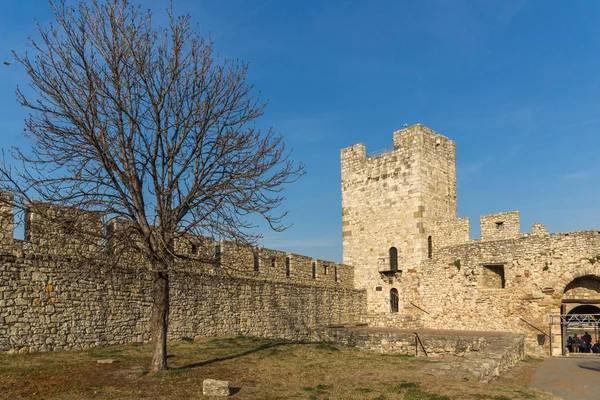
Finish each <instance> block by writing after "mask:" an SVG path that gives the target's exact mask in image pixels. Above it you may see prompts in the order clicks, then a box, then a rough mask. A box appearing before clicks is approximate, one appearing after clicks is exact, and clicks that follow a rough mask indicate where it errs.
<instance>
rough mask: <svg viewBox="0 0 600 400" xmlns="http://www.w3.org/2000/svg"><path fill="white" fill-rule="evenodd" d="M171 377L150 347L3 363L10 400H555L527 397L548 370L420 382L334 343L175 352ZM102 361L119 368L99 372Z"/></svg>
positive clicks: (0, 369) (409, 363)
mask: <svg viewBox="0 0 600 400" xmlns="http://www.w3.org/2000/svg"><path fill="white" fill-rule="evenodd" d="M169 354H170V356H169V365H170V369H169V370H168V371H167V372H164V373H161V374H156V375H155V374H151V373H149V372H148V370H147V369H146V368H147V366H148V365H149V364H150V347H149V346H148V345H143V346H135V345H124V346H115V347H105V348H97V349H92V350H89V351H79V352H75V351H70V352H60V353H37V354H24V355H16V356H9V355H1V356H0V398H2V399H67V400H70V399H200V398H203V396H202V381H203V380H204V379H206V378H213V379H221V380H227V381H229V382H230V384H231V386H232V387H233V388H234V389H233V392H234V394H233V396H232V397H231V398H232V399H309V400H317V399H373V400H382V399H411V400H412V399H424V400H448V399H490V400H510V399H514V400H517V399H540V400H544V399H552V398H553V397H552V396H551V395H549V394H546V393H544V392H542V391H540V390H538V389H533V388H528V387H527V384H528V383H529V382H530V380H531V378H532V376H533V372H534V369H535V367H537V366H538V365H539V364H540V362H541V360H534V359H529V360H526V361H524V362H521V363H520V364H518V365H517V366H516V367H515V368H514V369H513V370H511V371H510V372H509V373H508V374H507V375H505V376H503V377H501V378H499V379H497V380H494V381H492V382H491V383H489V384H485V383H481V382H476V381H456V380H452V379H448V378H445V377H440V376H430V375H426V374H424V373H422V372H421V369H422V368H423V366H425V365H427V363H428V362H429V361H427V360H422V359H415V358H414V357H407V356H390V355H380V354H373V353H367V352H363V351H360V350H358V349H355V348H352V347H345V346H338V345H332V344H327V343H291V342H285V341H277V340H266V339H260V338H247V337H236V338H217V339H202V340H191V339H186V340H182V341H178V342H172V343H170V344H169ZM103 359H116V360H118V362H116V363H112V364H100V363H98V362H97V361H98V360H103Z"/></svg>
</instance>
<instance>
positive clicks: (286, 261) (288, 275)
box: [285, 256, 290, 278]
mask: <svg viewBox="0 0 600 400" xmlns="http://www.w3.org/2000/svg"><path fill="white" fill-rule="evenodd" d="M285 277H286V278H289V277H290V257H289V256H287V257H286V258H285Z"/></svg>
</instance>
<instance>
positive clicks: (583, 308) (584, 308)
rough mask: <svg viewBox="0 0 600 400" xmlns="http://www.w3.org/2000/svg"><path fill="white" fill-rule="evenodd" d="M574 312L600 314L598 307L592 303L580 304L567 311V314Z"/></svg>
mask: <svg viewBox="0 0 600 400" xmlns="http://www.w3.org/2000/svg"><path fill="white" fill-rule="evenodd" d="M575 314H600V307H598V306H595V305H592V304H582V305H580V306H577V307H575V308H574V309H572V310H571V311H569V312H568V313H567V315H575Z"/></svg>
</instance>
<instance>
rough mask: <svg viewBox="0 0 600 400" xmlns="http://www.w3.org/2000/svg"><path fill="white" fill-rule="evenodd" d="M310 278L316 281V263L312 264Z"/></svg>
mask: <svg viewBox="0 0 600 400" xmlns="http://www.w3.org/2000/svg"><path fill="white" fill-rule="evenodd" d="M312 278H313V279H317V263H316V262H314V261H313V262H312Z"/></svg>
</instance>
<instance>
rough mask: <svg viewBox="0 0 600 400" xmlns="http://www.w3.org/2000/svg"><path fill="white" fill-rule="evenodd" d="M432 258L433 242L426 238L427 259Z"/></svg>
mask: <svg viewBox="0 0 600 400" xmlns="http://www.w3.org/2000/svg"><path fill="white" fill-rule="evenodd" d="M432 257H433V240H432V239H431V236H429V237H428V238H427V258H432Z"/></svg>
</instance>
